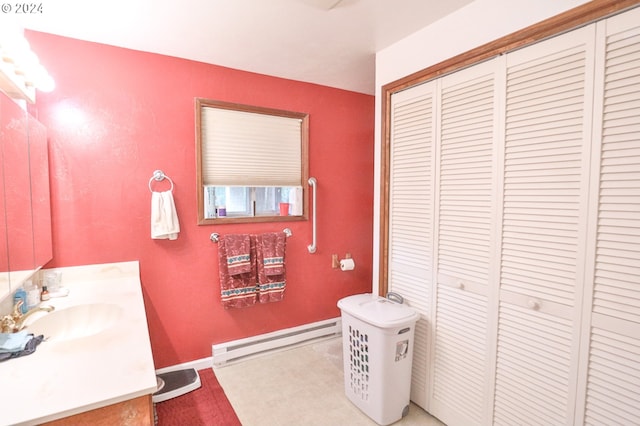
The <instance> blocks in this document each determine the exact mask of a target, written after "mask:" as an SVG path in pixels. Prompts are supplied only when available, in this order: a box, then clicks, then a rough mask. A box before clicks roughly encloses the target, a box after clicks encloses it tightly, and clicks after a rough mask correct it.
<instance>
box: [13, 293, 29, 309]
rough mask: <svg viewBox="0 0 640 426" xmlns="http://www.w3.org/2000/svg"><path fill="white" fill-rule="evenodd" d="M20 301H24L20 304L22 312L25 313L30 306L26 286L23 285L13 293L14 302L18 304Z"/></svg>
mask: <svg viewBox="0 0 640 426" xmlns="http://www.w3.org/2000/svg"><path fill="white" fill-rule="evenodd" d="M20 302H22V305H20V312H21V313H22V314H23V315H24V314H26V313H27V311H28V310H29V308H27V292H26V291H24V288H22V287H20V288H19V289H18V290H16V292H15V294H14V295H13V304H14V305H17V304H18V303H20Z"/></svg>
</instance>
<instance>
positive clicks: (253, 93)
mask: <svg viewBox="0 0 640 426" xmlns="http://www.w3.org/2000/svg"><path fill="white" fill-rule="evenodd" d="M26 35H27V38H28V40H29V42H30V43H31V46H32V49H33V50H34V51H35V52H37V54H38V56H39V57H40V61H41V63H42V64H44V65H45V67H46V68H47V69H48V71H49V73H50V74H51V75H52V76H53V77H54V79H55V80H56V85H57V87H56V89H55V91H53V92H52V93H48V94H45V93H38V100H37V104H36V105H35V107H32V108H31V112H32V113H33V114H34V115H36V116H37V117H38V119H39V120H40V121H41V122H42V123H43V124H44V125H45V126H46V127H47V129H48V137H49V153H50V167H51V194H52V223H53V253H54V254H53V256H54V258H53V261H52V262H50V263H49V264H48V265H46V266H45V267H54V266H55V267H59V266H75V265H85V264H97V263H109V262H120V261H129V260H139V261H140V269H141V281H142V286H143V291H144V295H145V303H146V309H147V319H148V322H149V331H150V335H151V343H152V347H153V353H154V359H155V364H156V368H161V367H165V366H168V365H173V364H178V363H182V362H187V361H191V360H196V359H201V358H205V357H209V356H211V345H212V344H215V343H220V342H224V341H228V340H233V339H238V338H243V337H248V336H251V335H256V334H260V333H265V332H270V331H274V330H278V329H282V328H286V327H293V326H296V325H300V324H304V323H308V322H313V321H318V320H323V319H327V318H332V317H336V316H339V315H340V311H339V310H338V309H337V307H336V302H337V301H338V300H339V299H340V298H342V297H344V296H347V295H350V294H355V293H363V292H369V291H371V281H372V276H371V275H372V273H371V269H372V268H371V262H372V227H373V156H374V152H373V133H374V98H373V97H372V96H368V95H363V94H358V93H354V92H348V91H343V90H337V89H333V88H328V87H324V86H319V85H314V84H308V83H302V82H298V81H291V80H285V79H279V78H273V77H268V76H264V75H259V74H253V73H248V72H242V71H238V70H233V69H229V68H224V67H220V66H214V65H208V64H204V63H199V62H193V61H187V60H183V59H177V58H173V57H167V56H162V55H156V54H148V53H143V52H138V51H133V50H127V49H121V48H116V47H111V46H105V45H100V44H95V43H89V42H82V41H78V40H74V39H69V38H64V37H58V36H53V35H50V34H43V33H37V32H27V34H26ZM195 97H205V98H212V99H218V100H224V101H230V102H237V103H243V104H251V105H258V106H263V107H270V108H277V109H285V110H292V111H300V112H307V113H309V115H310V154H309V156H310V159H309V163H310V176H315V177H316V178H317V180H318V193H317V203H318V205H317V218H318V219H317V220H318V221H317V233H318V250H317V252H316V253H315V254H309V253H308V251H307V245H308V244H310V243H311V222H310V221H304V222H291V223H271V224H270V223H267V224H237V225H232V224H228V225H218V226H198V225H197V224H196V221H197V214H196V170H195V131H194V128H195V123H194V98H195ZM156 169H161V170H163V171H164V172H165V173H166V174H167V175H169V176H170V177H171V179H172V180H173V182H174V184H175V189H174V198H175V202H176V208H177V210H178V216H179V218H180V226H181V232H180V234H179V238H178V239H177V240H175V241H168V240H152V239H151V238H150V222H149V214H150V213H149V212H150V207H149V206H150V197H151V195H150V192H149V188H148V182H149V179H150V178H151V175H152V173H153V171H154V170H156ZM157 189H160V190H161V189H162V188H160V187H158V188H157ZM284 227H289V228H291V230H292V231H293V236H292V237H291V238H289V239H288V243H287V244H288V245H287V254H286V256H287V257H286V263H287V290H286V294H285V300H284V301H282V302H279V303H272V304H264V305H256V306H254V307H251V308H246V309H238V310H225V309H223V308H222V307H221V304H220V294H219V283H218V269H217V261H216V256H217V246H216V245H215V244H213V243H212V242H211V241H210V240H209V235H210V234H211V233H212V232H214V231H215V232H219V233H221V234H225V233H257V232H271V231H279V230H282V229H284ZM346 252H350V253H352V255H353V257H354V259H355V261H356V263H357V267H356V269H355V270H354V271H352V272H340V271H339V270H335V269H332V268H331V254H333V253H336V254H338V255H339V256H340V257H343V256H344V254H345V253H346Z"/></svg>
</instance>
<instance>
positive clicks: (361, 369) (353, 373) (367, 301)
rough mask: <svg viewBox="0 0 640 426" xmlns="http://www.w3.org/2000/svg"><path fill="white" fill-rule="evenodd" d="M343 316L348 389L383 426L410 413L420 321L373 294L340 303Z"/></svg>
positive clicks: (407, 310)
mask: <svg viewBox="0 0 640 426" xmlns="http://www.w3.org/2000/svg"><path fill="white" fill-rule="evenodd" d="M338 307H339V308H340V310H341V312H342V336H343V344H342V347H343V349H342V350H343V358H344V389H345V393H346V395H347V397H348V398H349V400H350V401H351V402H352V403H353V404H354V405H356V406H357V407H358V408H359V409H360V410H361V411H362V412H364V413H365V414H366V415H367V416H369V417H370V418H371V419H373V420H374V421H375V422H376V423H378V424H380V425H388V424H391V423H394V422H396V421H398V420H400V419H401V418H402V417H404V416H406V415H407V414H408V412H409V397H410V391H411V365H412V359H413V338H414V332H415V324H416V321H418V319H419V318H420V314H419V313H418V312H416V311H415V310H414V309H412V308H410V307H409V306H407V305H404V304H401V303H397V302H395V301H391V300H389V299H385V298H383V297H379V296H375V295H372V294H358V295H355V296H349V297H345V298H343V299H340V300H339V301H338Z"/></svg>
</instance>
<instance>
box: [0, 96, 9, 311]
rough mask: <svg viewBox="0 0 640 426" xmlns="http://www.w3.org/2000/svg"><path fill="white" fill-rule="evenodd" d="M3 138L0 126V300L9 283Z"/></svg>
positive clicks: (0, 110)
mask: <svg viewBox="0 0 640 426" xmlns="http://www.w3.org/2000/svg"><path fill="white" fill-rule="evenodd" d="M0 122H2V104H0ZM3 157H4V138H3V137H2V128H0V213H1V214H0V300H2V297H3V296H4V295H5V293H6V292H8V291H10V289H11V287H10V284H9V252H8V251H7V221H6V217H5V212H6V209H5V205H4V178H3V176H4V165H3V161H2V158H3Z"/></svg>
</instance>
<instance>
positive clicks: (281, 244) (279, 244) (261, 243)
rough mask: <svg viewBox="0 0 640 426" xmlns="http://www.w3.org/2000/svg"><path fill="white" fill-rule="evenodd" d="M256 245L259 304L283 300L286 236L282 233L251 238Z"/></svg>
mask: <svg viewBox="0 0 640 426" xmlns="http://www.w3.org/2000/svg"><path fill="white" fill-rule="evenodd" d="M253 237H254V238H255V242H256V243H255V244H256V267H257V270H258V298H259V300H260V302H261V303H267V302H277V301H280V300H282V299H283V298H284V290H285V286H286V279H285V265H284V255H285V248H286V236H285V235H284V233H282V232H277V233H276V232H274V233H266V234H259V235H255V236H253Z"/></svg>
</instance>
